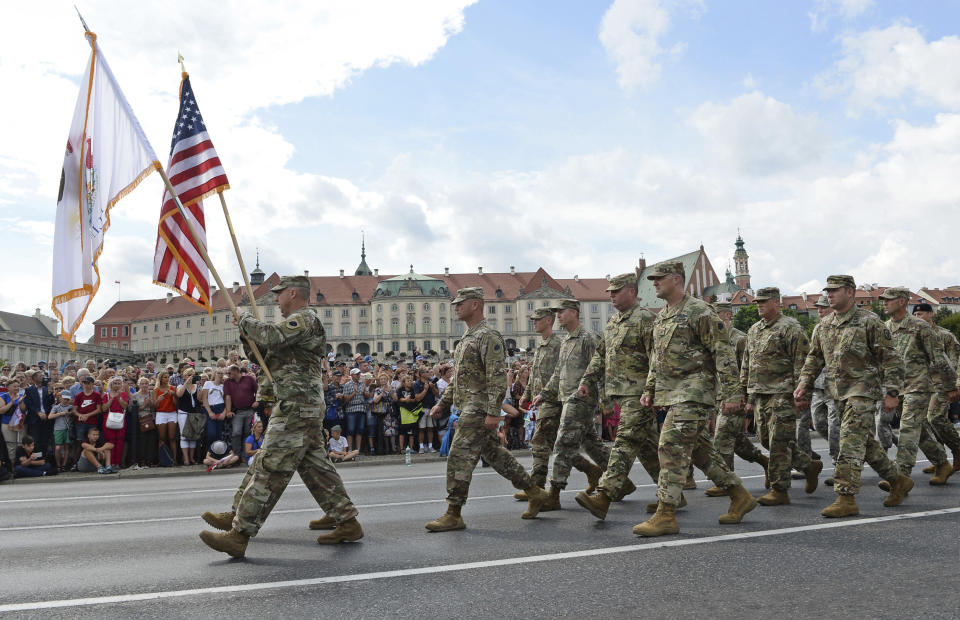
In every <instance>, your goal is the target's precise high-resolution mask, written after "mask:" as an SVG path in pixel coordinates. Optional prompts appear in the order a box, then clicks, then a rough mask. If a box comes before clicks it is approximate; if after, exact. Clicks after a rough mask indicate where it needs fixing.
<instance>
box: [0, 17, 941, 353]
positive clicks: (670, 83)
mask: <svg viewBox="0 0 960 620" xmlns="http://www.w3.org/2000/svg"><path fill="white" fill-rule="evenodd" d="M195 6H196V5H195V3H187V2H183V3H182V6H181V4H178V3H177V2H174V3H173V4H172V5H171V4H169V3H162V4H161V3H156V4H153V3H147V4H146V5H145V7H144V8H143V10H138V11H137V13H136V14H131V13H130V12H129V11H130V9H129V8H128V6H127V5H126V4H123V3H118V2H110V1H106V0H99V1H93V2H89V3H85V4H84V5H83V6H81V10H83V11H84V13H85V17H86V18H87V20H88V22H89V23H90V24H91V26H92V27H93V28H94V29H95V30H97V31H98V34H99V37H100V39H99V40H100V42H101V44H102V45H103V46H104V50H105V52H106V53H107V55H108V58H109V60H110V62H111V64H112V66H113V69H114V72H115V74H116V75H117V77H118V79H119V81H120V83H121V85H122V86H123V88H124V90H125V92H126V95H127V97H128V98H129V99H130V101H131V104H132V105H133V107H134V109H135V110H136V111H137V114H138V115H139V116H140V120H141V122H142V123H143V125H144V128H145V130H146V131H147V134H148V136H149V138H150V139H151V141H152V142H153V144H154V147H155V149H156V150H157V152H158V153H159V154H160V156H161V159H163V158H165V157H166V153H167V148H168V144H169V135H170V129H171V127H170V121H171V119H172V117H173V116H174V114H175V105H176V104H175V96H176V88H177V85H178V78H179V75H178V67H177V66H176V65H175V63H174V62H173V59H174V58H175V56H176V51H177V50H178V49H180V50H182V51H183V53H184V55H185V56H186V58H187V68H188V70H189V71H190V72H191V77H192V81H193V86H194V89H195V92H196V95H197V97H198V101H199V102H200V105H201V107H202V110H203V114H204V117H205V119H206V121H207V126H208V128H209V130H210V132H211V134H212V137H213V139H214V142H215V144H217V148H218V150H219V152H220V155H221V159H222V160H223V162H224V164H225V166H226V169H227V173H228V175H229V176H230V178H231V184H232V186H233V189H231V190H230V192H228V193H227V198H228V202H229V203H230V205H231V209H232V211H233V216H234V220H235V224H236V225H237V228H238V232H239V236H240V242H241V246H242V247H243V249H244V252H245V254H246V255H247V259H248V261H250V262H252V256H253V254H254V249H255V248H256V247H260V248H262V256H263V259H262V266H263V267H264V268H265V269H266V270H267V271H268V272H270V271H274V270H276V271H279V272H291V271H292V272H299V271H302V270H304V269H309V270H310V271H311V273H315V274H319V273H328V274H335V273H336V272H337V270H338V269H340V268H343V269H347V270H352V269H353V268H354V267H355V265H356V262H357V259H358V257H357V253H358V252H357V250H358V245H359V236H360V233H359V231H360V230H361V229H363V230H365V231H366V234H367V239H368V250H369V251H368V262H370V264H371V266H373V267H379V268H380V269H381V272H384V273H396V272H400V271H402V270H406V268H407V266H408V265H409V264H410V263H411V262H413V263H415V265H416V267H417V269H418V270H420V271H428V272H433V271H440V270H441V269H442V268H443V267H445V266H449V267H450V268H451V269H452V270H454V271H468V270H470V271H472V270H475V269H476V267H477V266H478V265H483V266H484V268H485V270H487V271H499V270H506V269H507V268H508V267H509V266H510V265H516V266H517V268H518V269H525V270H535V269H536V268H537V267H539V266H543V267H545V268H546V269H547V270H548V271H550V272H551V273H553V274H554V275H556V276H559V277H570V276H572V275H573V274H575V273H576V274H579V275H581V276H590V275H592V276H597V275H603V274H606V273H618V272H621V271H625V270H626V269H628V268H630V267H631V266H633V265H635V264H636V261H637V259H638V258H639V256H640V253H641V252H643V253H644V255H645V256H646V257H647V258H648V260H657V259H662V258H667V257H669V256H673V255H676V254H679V253H682V252H686V251H689V250H691V249H693V248H695V247H696V246H697V245H699V243H701V242H703V243H704V245H705V247H706V249H707V252H708V254H709V255H710V256H711V259H712V260H713V263H714V266H715V267H716V268H717V270H718V271H721V272H722V270H723V268H724V267H725V265H726V261H727V258H728V257H729V256H730V255H731V254H732V252H733V239H734V238H735V237H736V231H737V228H738V227H739V228H740V229H741V230H742V232H743V236H744V239H745V240H746V242H747V249H748V251H749V252H750V254H751V257H752V258H751V266H752V271H753V273H754V284H755V285H758V286H759V285H765V284H776V285H779V286H780V287H781V288H782V289H784V290H786V291H790V292H794V291H796V292H800V291H813V290H816V289H817V288H818V287H819V286H820V283H822V282H823V281H824V279H825V276H826V275H827V274H828V273H834V272H849V273H852V274H853V275H855V276H856V277H857V278H858V281H862V282H881V283H884V284H888V285H892V284H904V285H907V286H912V287H914V288H916V287H919V286H922V285H929V286H944V285H948V284H956V283H958V282H960V278H958V277H956V275H955V274H956V273H957V270H958V268H960V262H958V260H957V259H955V258H953V254H954V253H953V252H952V251H951V250H950V248H952V246H953V241H952V233H951V232H950V228H951V226H953V225H956V224H957V223H960V222H958V218H957V215H956V210H955V205H956V201H957V199H960V188H957V187H954V186H955V185H956V184H955V183H954V182H953V177H954V176H955V170H956V164H958V163H960V115H958V114H960V109H958V108H960V39H958V36H957V35H958V33H957V29H958V26H957V24H960V19H958V18H960V5H957V4H954V3H939V2H936V3H934V2H926V3H900V2H897V3H893V2H879V1H871V0H813V1H811V2H761V1H756V2H746V1H742V2H735V1H730V2H726V1H725V2H720V1H717V0H617V1H616V2H612V1H611V2H606V1H605V2H575V1H566V2H521V3H517V2H504V1H489V2H487V1H483V0H480V1H478V2H475V3H471V2H469V0H467V1H464V2H439V1H437V2H422V3H403V4H402V5H399V4H396V3H382V2H373V1H371V2H322V3H319V4H318V5H312V4H311V5H309V6H299V5H295V4H289V5H288V4H283V3H281V5H279V8H276V9H274V10H272V11H267V9H266V5H260V4H258V3H256V2H247V3H242V2H240V1H239V0H238V1H236V2H231V3H227V4H226V5H225V8H224V9H221V10H220V12H221V13H222V14H223V15H224V17H223V21H222V22H221V23H217V24H207V23H196V24H194V25H192V26H191V27H190V28H189V29H186V30H185V29H184V28H183V26H182V24H181V23H179V22H178V21H177V18H176V15H177V14H178V11H180V10H183V11H186V10H191V11H194V12H195V11H196V10H197V9H196V8H195ZM214 6H217V7H220V6H222V5H219V4H214V3H210V4H209V7H207V8H208V9H212V7H214ZM188 7H189V8H188ZM199 9H200V10H204V6H203V3H201V5H200V6H199ZM0 14H2V15H3V16H4V17H5V20H4V21H5V23H7V24H9V27H8V31H10V32H11V33H12V35H11V36H12V40H11V41H10V45H9V46H8V48H7V49H8V51H7V52H6V53H4V54H3V55H2V56H0V78H2V79H4V81H5V83H15V84H18V85H19V86H20V92H28V93H35V95H34V96H32V97H24V98H11V99H9V100H7V101H5V102H3V103H0V117H2V118H4V119H6V120H5V121H4V122H5V124H6V125H7V126H6V127H5V128H4V129H5V131H4V135H5V136H6V139H5V140H4V141H3V142H2V144H0V205H3V207H4V213H5V214H4V215H3V216H0V218H2V222H0V223H2V224H3V225H4V226H5V227H6V229H7V230H8V231H12V232H15V233H16V234H15V235H13V238H12V239H11V240H10V241H9V243H8V251H11V252H12V255H13V256H15V257H16V258H15V259H14V260H15V261H16V263H15V268H14V270H13V271H14V272H15V273H16V274H21V273H22V274H23V275H15V276H14V277H13V280H11V281H12V282H14V284H15V286H16V289H17V292H11V291H6V292H0V307H3V309H6V310H11V311H18V312H32V311H33V309H34V308H35V307H41V308H44V309H47V308H49V295H48V294H47V291H49V275H48V274H49V273H50V272H51V270H52V265H50V259H49V254H50V253H51V249H50V248H51V245H52V221H53V216H54V211H55V204H54V202H53V201H54V200H55V193H54V192H55V187H56V179H57V177H58V176H59V174H58V173H59V165H60V162H59V158H60V156H61V149H62V142H63V139H64V136H65V134H66V131H67V128H68V124H69V117H70V113H71V111H72V108H73V104H74V102H75V100H76V93H77V88H78V84H77V80H78V79H79V74H80V72H81V71H82V68H83V65H84V62H85V60H86V55H87V53H88V50H87V48H86V46H85V42H84V41H83V38H82V33H81V32H80V28H79V26H77V24H76V17H75V15H74V14H73V10H72V7H71V6H70V4H69V3H67V2H60V3H53V4H51V5H45V6H43V7H38V8H32V7H20V6H18V7H11V6H5V7H4V8H2V9H0ZM40 24H42V25H43V27H42V28H40V27H39V26H40ZM24 127H31V130H30V131H28V130H26V129H24ZM159 196H160V187H159V180H158V179H155V178H154V179H148V181H147V182H145V183H144V184H143V186H142V188H140V189H138V190H137V191H136V192H134V193H133V194H131V196H130V197H128V198H126V199H125V200H124V201H122V202H121V203H120V205H118V208H117V210H116V211H115V212H114V218H113V219H114V229H113V230H112V231H111V232H110V233H108V236H107V242H106V245H107V249H106V251H105V253H104V257H103V259H102V262H101V272H102V274H103V279H104V281H106V282H111V283H112V282H113V281H114V280H115V279H120V280H121V281H122V283H123V284H122V286H121V291H120V292H121V295H122V296H123V297H124V298H138V297H158V296H161V295H162V294H163V290H162V289H160V288H159V287H156V286H155V285H152V284H151V283H150V280H151V277H150V271H151V268H152V246H153V240H154V239H155V226H156V214H157V212H158V210H159ZM210 207H217V205H216V203H215V202H214V203H213V204H210V205H208V208H210ZM218 218H219V213H217V212H212V214H211V215H208V221H209V237H210V239H211V241H210V243H211V251H212V253H213V256H214V259H215V261H216V262H217V264H218V265H222V266H221V267H219V268H220V270H221V271H222V272H223V276H224V279H225V280H228V281H232V280H234V279H239V271H238V268H237V267H236V261H235V260H234V259H233V257H232V253H231V251H230V247H229V241H228V238H226V235H225V229H224V227H223V225H222V222H220V219H222V218H219V219H218ZM931 223H936V226H931ZM917 248H924V252H922V253H920V254H922V255H921V256H918V252H917V251H916V250H917ZM34 267H36V269H34ZM28 273H29V274H30V275H29V276H28V275H27V274H28ZM11 288H13V287H11ZM115 299H116V290H115V287H113V286H112V285H111V286H105V288H104V289H102V290H101V293H100V294H99V295H98V296H97V298H96V299H95V301H94V307H93V309H92V310H91V312H90V315H91V316H94V317H95V316H99V314H102V312H103V311H105V309H106V308H107V307H108V306H109V304H110V303H112V301H113V300H115ZM84 333H85V332H84V331H81V337H82V336H83V335H84ZM86 333H89V329H87V330H86Z"/></svg>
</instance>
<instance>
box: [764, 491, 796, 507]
mask: <svg viewBox="0 0 960 620" xmlns="http://www.w3.org/2000/svg"><path fill="white" fill-rule="evenodd" d="M757 503H758V504H760V505H761V506H782V505H785V504H789V503H790V495H788V494H787V492H786V491H781V490H779V489H770V490H769V491H767V494H766V495H761V496H760V497H758V498H757Z"/></svg>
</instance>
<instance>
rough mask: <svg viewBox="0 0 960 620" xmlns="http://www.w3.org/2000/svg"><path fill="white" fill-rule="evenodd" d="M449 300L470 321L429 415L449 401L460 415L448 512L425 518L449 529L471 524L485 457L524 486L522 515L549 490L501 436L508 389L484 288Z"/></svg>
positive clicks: (437, 528)
mask: <svg viewBox="0 0 960 620" xmlns="http://www.w3.org/2000/svg"><path fill="white" fill-rule="evenodd" d="M450 305H452V306H453V307H454V310H455V311H456V313H457V318H458V319H459V320H461V321H463V322H464V323H466V324H467V332H466V333H465V334H464V335H463V337H462V338H461V339H460V342H458V343H457V348H456V351H455V352H454V355H453V360H454V362H453V379H452V380H451V383H450V385H449V386H448V387H447V389H446V390H444V391H443V396H441V397H440V402H438V403H437V404H436V405H434V406H433V409H431V410H430V415H432V416H433V417H434V418H440V417H442V416H443V415H444V414H445V413H446V412H447V411H448V410H449V409H450V406H451V405H456V406H457V408H458V409H459V410H460V421H459V428H458V429H457V433H456V434H455V435H454V436H453V444H452V445H451V446H450V455H449V456H448V457H447V512H446V513H444V514H443V515H442V516H441V517H440V518H439V519H436V520H434V521H431V522H429V523H427V525H426V528H427V529H428V530H430V531H431V532H448V531H451V530H462V529H464V528H465V527H467V525H466V523H465V522H464V521H463V517H462V516H461V515H460V511H461V509H462V508H463V505H464V504H465V503H466V502H467V495H468V493H469V491H470V480H471V479H472V478H473V470H474V468H475V467H476V466H477V461H479V460H480V458H481V457H483V459H484V460H485V461H487V462H488V463H490V465H491V466H493V469H494V470H495V471H496V472H497V473H498V474H500V475H501V476H503V477H504V478H506V479H507V480H509V481H510V482H512V483H513V486H514V487H516V488H518V489H521V490H523V491H526V494H527V497H528V498H529V502H530V503H529V506H528V508H527V510H526V512H524V513H523V515H522V517H523V518H524V519H532V518H534V517H536V516H537V513H538V512H539V511H540V507H541V506H542V505H543V502H544V501H545V500H546V499H547V494H546V492H545V491H544V490H543V489H542V488H540V487H538V486H537V485H536V484H534V483H533V480H532V479H531V478H530V475H529V474H527V472H526V471H524V469H523V466H522V465H520V463H518V462H517V460H516V459H515V458H513V455H511V454H510V452H508V451H507V450H506V448H503V447H501V446H500V442H499V441H498V440H497V432H496V431H497V425H498V424H499V423H500V403H501V402H503V395H504V392H505V391H506V389H507V379H506V368H505V360H504V355H505V351H504V344H503V338H502V337H501V336H500V333H499V332H498V331H496V330H495V329H492V328H491V327H490V326H489V325H487V322H486V320H484V318H483V289H482V288H480V287H471V288H462V289H460V290H459V291H457V296H456V297H455V298H454V299H453V301H451V302H450Z"/></svg>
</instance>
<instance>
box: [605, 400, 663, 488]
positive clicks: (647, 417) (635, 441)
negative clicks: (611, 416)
mask: <svg viewBox="0 0 960 620" xmlns="http://www.w3.org/2000/svg"><path fill="white" fill-rule="evenodd" d="M613 399H614V400H615V401H617V404H619V405H620V424H619V425H617V439H616V441H614V442H613V449H611V450H610V458H609V459H608V460H607V471H605V472H603V477H602V478H601V479H600V484H599V485H598V488H599V489H600V490H601V491H604V492H605V493H606V494H607V496H608V497H613V498H618V497H622V496H623V485H624V484H625V483H626V481H627V476H629V475H630V469H631V468H632V467H633V461H634V460H635V459H636V458H637V457H638V456H639V457H640V464H641V465H643V468H644V469H645V470H647V473H648V474H650V478H651V479H653V481H654V482H656V481H657V480H658V479H659V478H660V458H659V456H658V455H657V442H658V441H659V438H660V432H659V431H658V430H657V413H656V411H654V410H653V409H652V408H651V407H641V406H640V396H614V397H613Z"/></svg>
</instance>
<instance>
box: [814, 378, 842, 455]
mask: <svg viewBox="0 0 960 620" xmlns="http://www.w3.org/2000/svg"><path fill="white" fill-rule="evenodd" d="M810 415H811V417H812V418H813V426H814V428H816V429H817V432H818V433H820V436H821V437H823V438H824V439H826V440H827V445H829V446H830V458H832V459H836V458H837V454H838V453H839V452H840V416H839V415H838V414H837V404H836V403H835V402H833V399H832V398H827V393H826V392H824V391H823V390H816V389H815V390H813V394H812V395H811V397H810Z"/></svg>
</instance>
